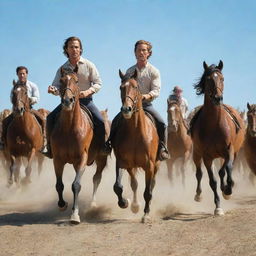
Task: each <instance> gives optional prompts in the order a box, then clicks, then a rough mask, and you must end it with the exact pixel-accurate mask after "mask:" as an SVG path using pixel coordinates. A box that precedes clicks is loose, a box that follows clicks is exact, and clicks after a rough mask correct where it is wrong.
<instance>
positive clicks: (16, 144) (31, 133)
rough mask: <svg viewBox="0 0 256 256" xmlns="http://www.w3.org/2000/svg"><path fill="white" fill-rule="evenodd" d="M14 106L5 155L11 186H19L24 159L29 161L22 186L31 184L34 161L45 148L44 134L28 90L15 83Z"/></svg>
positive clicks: (13, 92) (12, 99)
mask: <svg viewBox="0 0 256 256" xmlns="http://www.w3.org/2000/svg"><path fill="white" fill-rule="evenodd" d="M13 86H14V87H13V91H12V98H11V101H12V105H13V108H12V109H13V120H12V121H11V123H10V124H9V126H8V129H7V134H6V146H5V148H4V153H5V155H6V157H7V159H8V160H9V161H10V177H9V181H8V183H9V185H12V184H13V175H14V181H15V182H16V183H17V184H18V185H19V182H20V178H19V173H20V167H21V164H22V157H23V158H25V159H27V163H26V167H25V174H26V177H24V178H23V179H22V184H24V185H26V184H28V183H30V182H31V179H30V175H31V171H32V167H31V165H32V161H33V158H34V156H35V154H36V153H37V152H39V151H40V150H41V148H42V146H43V134H42V129H41V126H40V124H39V123H38V121H37V119H36V117H35V116H34V114H33V113H32V112H31V108H30V101H29V97H28V93H27V88H26V86H24V85H20V84H18V83H16V82H15V81H13Z"/></svg>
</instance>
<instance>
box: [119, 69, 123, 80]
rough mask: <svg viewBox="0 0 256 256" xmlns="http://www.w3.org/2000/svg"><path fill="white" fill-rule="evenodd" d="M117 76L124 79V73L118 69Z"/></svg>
mask: <svg viewBox="0 0 256 256" xmlns="http://www.w3.org/2000/svg"><path fill="white" fill-rule="evenodd" d="M119 76H120V78H121V80H123V79H124V74H123V73H122V71H121V70H120V69H119Z"/></svg>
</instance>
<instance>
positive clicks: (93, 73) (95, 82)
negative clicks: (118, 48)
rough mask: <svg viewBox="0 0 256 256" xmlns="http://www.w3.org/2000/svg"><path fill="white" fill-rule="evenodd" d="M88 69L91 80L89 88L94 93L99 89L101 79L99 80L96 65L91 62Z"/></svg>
mask: <svg viewBox="0 0 256 256" xmlns="http://www.w3.org/2000/svg"><path fill="white" fill-rule="evenodd" d="M89 71H90V80H91V87H90V89H91V90H92V91H93V92H94V93H96V92H98V91H99V90H100V89H101V84H102V81H101V78H100V75H99V72H98V70H97V68H96V66H95V65H94V64H93V63H91V65H90V67H89Z"/></svg>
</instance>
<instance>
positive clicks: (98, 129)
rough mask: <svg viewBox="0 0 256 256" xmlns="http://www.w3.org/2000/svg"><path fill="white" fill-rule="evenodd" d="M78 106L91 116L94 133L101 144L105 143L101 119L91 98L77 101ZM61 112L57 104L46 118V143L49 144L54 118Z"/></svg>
mask: <svg viewBox="0 0 256 256" xmlns="http://www.w3.org/2000/svg"><path fill="white" fill-rule="evenodd" d="M79 102H80V105H82V106H85V107H87V108H88V109H89V111H90V112H91V114H92V119H93V120H92V121H93V124H94V133H95V135H96V136H97V138H98V139H99V141H100V142H102V144H104V142H105V126H104V120H103V117H102V115H101V113H100V111H99V110H98V108H97V107H96V106H95V105H94V103H93V100H92V98H84V99H79ZM60 111H61V104H59V105H58V106H57V107H56V108H55V109H54V110H53V111H52V112H51V113H50V114H49V115H48V116H47V141H48V142H49V139H50V136H51V133H52V130H53V127H54V125H55V121H56V116H57V114H58V113H59V112H60Z"/></svg>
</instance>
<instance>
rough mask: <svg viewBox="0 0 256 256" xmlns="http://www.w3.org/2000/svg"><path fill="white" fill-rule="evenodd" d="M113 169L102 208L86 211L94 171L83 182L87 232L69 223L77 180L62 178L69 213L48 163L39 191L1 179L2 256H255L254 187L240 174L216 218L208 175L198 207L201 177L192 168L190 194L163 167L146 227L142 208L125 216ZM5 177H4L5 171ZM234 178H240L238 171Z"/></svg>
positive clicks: (102, 190)
mask: <svg viewBox="0 0 256 256" xmlns="http://www.w3.org/2000/svg"><path fill="white" fill-rule="evenodd" d="M113 166H114V161H113V159H112V160H110V163H109V166H108V168H107V169H106V170H105V172H104V174H103V179H102V183H101V185H100V187H99V191H98V192H99V193H98V207H97V208H96V209H94V210H91V209H89V208H88V205H89V202H90V195H91V191H92V182H91V180H92V179H91V178H92V174H93V168H90V169H89V170H88V171H87V173H85V174H84V176H83V183H82V191H81V193H80V217H81V221H82V222H81V224H80V225H78V226H72V225H70V224H69V222H68V218H69V217H70V208H71V202H72V193H71V183H72V180H73V177H74V172H73V170H72V168H71V167H70V166H67V168H66V169H65V173H64V184H65V194H64V196H65V197H66V199H67V200H68V201H69V204H70V205H69V208H68V210H67V211H66V212H61V213H60V212H59V211H58V209H57V207H56V203H57V193H56V191H55V177H54V173H53V168H52V163H51V162H50V161H48V160H47V161H46V163H45V168H44V173H43V174H42V176H41V177H40V178H38V177H37V173H36V171H34V173H33V183H32V184H31V185H30V187H29V188H28V189H26V190H21V189H17V188H16V187H15V186H13V187H11V188H10V189H7V188H6V186H5V177H4V175H3V173H2V174H1V175H0V177H1V181H0V192H1V193H0V255H4V256H5V255H6V256H9V255H30V256H32V255H111V256H112V255H113V256H114V255H175V256H179V255H184V256H193V255H196V256H200V255H204V256H205V255H223V256H231V255H232V256H236V255H241V256H246V255H248V256H252V255H256V187H253V186H252V185H251V184H250V183H248V180H247V178H244V177H243V176H242V174H236V175H234V178H235V181H236V186H235V188H234V194H233V198H232V199H231V200H229V201H224V199H222V198H221V202H222V203H221V206H222V208H223V210H224V211H225V216H223V217H214V216H213V215H212V214H213V211H214V203H213V194H212V192H211V190H210V188H209V185H208V177H207V175H206V173H204V180H203V184H202V185H203V201H202V202H201V203H196V202H194V201H193V198H194V194H195V177H194V173H193V170H192V168H191V167H188V168H187V177H186V187H185V189H184V188H183V187H182V185H181V184H180V183H181V177H176V179H175V182H174V184H173V185H171V184H170V183H169V182H168V181H167V175H166V168H165V165H164V164H163V165H162V166H161V169H160V171H159V173H158V176H157V184H156V187H155V190H154V194H153V201H152V207H151V209H152V210H151V216H152V217H153V221H152V223H151V224H142V223H140V218H141V216H142V214H143V207H141V210H140V212H139V213H138V214H136V215H133V214H132V213H131V212H130V210H129V209H125V210H122V209H119V208H118V207H117V200H116V197H115V195H114V193H113V192H112V185H113V182H114V168H113ZM1 171H2V169H1ZM234 172H235V171H234ZM142 174H143V173H140V174H139V179H140V181H139V186H140V201H141V204H142V206H143V205H144V200H143V198H142V193H143V189H144V181H143V175H142ZM123 180H124V186H125V194H126V195H127V196H128V197H130V198H131V192H130V187H129V186H128V184H127V183H128V178H127V176H124V178H123Z"/></svg>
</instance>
